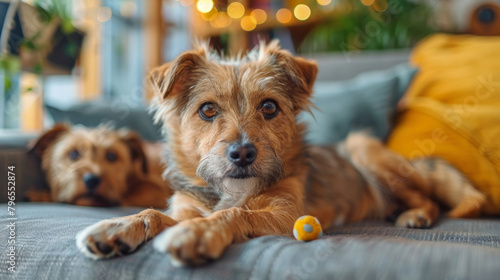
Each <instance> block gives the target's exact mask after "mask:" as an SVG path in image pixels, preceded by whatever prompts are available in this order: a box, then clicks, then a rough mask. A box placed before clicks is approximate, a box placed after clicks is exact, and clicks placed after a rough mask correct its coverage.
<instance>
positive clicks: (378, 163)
mask: <svg viewBox="0 0 500 280" xmlns="http://www.w3.org/2000/svg"><path fill="white" fill-rule="evenodd" d="M346 148H347V151H348V152H349V155H350V157H351V160H352V162H353V164H354V165H355V166H356V167H357V168H358V169H360V170H362V171H363V173H364V174H370V176H374V177H375V178H376V180H377V181H378V182H380V183H381V184H382V185H383V186H384V187H386V188H387V190H388V191H389V192H390V193H391V194H392V196H393V197H394V198H396V199H397V200H399V201H400V202H402V203H403V204H405V205H406V206H407V207H408V208H409V210H407V211H405V212H403V213H402V214H401V215H400V216H399V217H398V219H397V220H396V225H397V226H401V227H411V228H426V227H430V226H431V225H432V224H433V223H434V221H435V220H436V219H437V217H438V215H439V207H438V206H437V204H436V203H434V202H433V201H432V200H431V199H430V198H429V196H430V195H431V188H430V185H429V183H428V182H427V181H426V180H425V179H424V178H423V177H422V176H421V175H420V174H419V173H418V172H417V171H416V170H415V169H414V167H413V166H412V165H411V164H410V163H409V162H408V161H407V160H406V159H405V158H403V157H402V156H400V155H399V154H396V153H395V152H393V151H390V150H389V149H387V148H386V147H384V145H383V144H382V142H380V141H379V140H377V139H375V138H372V137H369V136H367V135H365V134H363V133H353V134H350V135H349V137H348V138H347V140H346Z"/></svg>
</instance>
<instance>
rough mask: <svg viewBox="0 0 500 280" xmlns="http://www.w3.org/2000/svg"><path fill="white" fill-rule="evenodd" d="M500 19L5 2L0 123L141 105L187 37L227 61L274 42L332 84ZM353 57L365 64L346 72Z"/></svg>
mask: <svg viewBox="0 0 500 280" xmlns="http://www.w3.org/2000/svg"><path fill="white" fill-rule="evenodd" d="M499 12H500V1H481V0H443V1H423V0H421V1H419V0H242V1H232V0H229V1H226V0H179V1H177V0H147V1H141V0H71V1H65V0H26V1H7V0H1V1H0V16H2V33H1V48H2V54H1V60H0V65H1V69H0V75H2V76H3V78H1V79H0V81H1V82H2V85H1V86H0V88H2V91H3V93H2V94H1V98H0V112H1V114H0V128H2V129H15V130H23V131H39V130H41V129H43V128H44V127H48V126H50V125H51V124H52V123H53V122H54V120H53V115H54V114H55V113H52V114H50V112H47V110H48V109H47V106H48V107H49V108H52V111H54V112H59V111H58V110H65V109H67V108H70V107H71V106H74V105H75V104H81V103H82V102H88V101H94V102H95V103H96V104H99V103H106V104H109V105H110V106H111V108H112V110H115V111H116V112H117V113H120V112H123V114H126V113H127V112H128V110H129V108H135V107H137V106H145V105H147V103H148V101H149V100H150V98H151V95H152V93H151V89H150V87H149V85H148V83H147V82H146V80H145V79H144V77H145V76H146V74H147V73H148V71H150V69H152V68H153V67H155V66H158V65H160V64H162V63H164V62H168V61H170V60H172V59H173V58H174V57H175V56H177V55H178V54H180V53H181V52H183V51H185V50H187V49H189V48H190V46H191V41H192V39H193V38H198V39H208V40H210V44H211V45H212V46H214V48H216V49H218V50H220V51H221V52H224V53H226V54H227V53H238V52H245V51H247V50H249V49H252V48H253V47H255V46H256V45H257V44H258V42H259V40H270V39H279V40H280V42H281V45H282V47H283V48H286V49H288V50H290V51H291V52H292V53H295V54H298V55H301V56H306V57H312V58H316V59H317V60H318V63H319V64H320V69H321V64H322V63H323V64H325V63H330V64H331V63H338V67H334V68H336V69H338V73H337V74H335V73H325V72H321V71H320V74H319V77H320V79H321V78H322V77H325V75H329V76H330V77H329V78H330V79H339V80H340V79H346V78H352V76H355V75H356V74H357V73H359V72H363V71H367V70H372V68H379V69H383V68H388V67H389V66H392V65H394V64H396V63H398V62H402V61H405V60H407V59H408V55H409V53H410V49H411V48H412V47H413V46H414V45H415V44H416V43H417V42H418V41H419V40H421V39H422V38H424V37H425V36H427V35H429V34H431V33H434V32H447V33H471V34H477V35H498V34H500V18H499V15H500V13H499ZM359 60H361V61H366V60H373V61H372V62H371V63H369V64H370V65H371V66H369V65H368V64H367V63H363V64H362V65H361V66H359V67H358V68H359V69H355V70H349V69H350V68H353V67H354V68H356V66H355V65H356V61H359ZM384 63H385V64H387V65H384ZM348 64H349V65H351V66H350V67H346V68H344V66H343V65H348ZM353 65H354V66H353ZM348 68H349V69H348ZM349 71H352V73H347V72H349Z"/></svg>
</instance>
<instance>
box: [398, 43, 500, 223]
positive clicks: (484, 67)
mask: <svg viewBox="0 0 500 280" xmlns="http://www.w3.org/2000/svg"><path fill="white" fill-rule="evenodd" d="M410 60H411V62H412V64H414V65H415V66H417V67H418V68H419V72H418V73H417V75H416V76H415V78H414V80H413V81H412V84H411V85H410V87H409V89H408V92H407V93H406V95H405V97H404V99H403V100H402V103H401V105H403V108H405V109H404V111H403V112H402V114H401V116H400V117H399V119H398V123H397V125H396V127H395V129H394V130H393V132H392V134H391V136H390V138H389V141H388V146H389V148H391V149H392V150H394V151H396V152H399V153H401V154H402V155H404V156H406V157H407V158H410V159H411V158H418V157H422V156H438V157H442V158H444V159H446V160H448V161H449V162H450V163H452V164H453V165H455V166H456V167H457V168H458V169H460V171H462V172H463V173H464V174H465V175H466V176H467V177H468V178H469V179H470V180H471V181H472V182H473V183H474V184H475V186H476V187H477V188H478V189H480V190H481V191H483V192H484V193H485V194H487V195H488V204H487V206H486V208H485V213H486V214H492V215H493V214H497V215H498V214H500V37H498V36H496V37H479V36H471V35H444V34H437V35H433V36H430V37H428V38H426V39H424V40H423V41H422V42H420V43H419V44H418V45H417V46H416V48H415V49H414V50H413V53H412V57H411V59H410Z"/></svg>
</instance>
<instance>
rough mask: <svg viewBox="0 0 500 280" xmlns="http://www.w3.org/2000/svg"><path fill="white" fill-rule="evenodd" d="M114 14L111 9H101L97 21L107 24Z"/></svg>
mask: <svg viewBox="0 0 500 280" xmlns="http://www.w3.org/2000/svg"><path fill="white" fill-rule="evenodd" d="M112 15H113V13H112V12H111V9H110V8H109V7H100V8H99V9H98V10H97V21H99V22H106V21H108V20H110V19H111V16H112Z"/></svg>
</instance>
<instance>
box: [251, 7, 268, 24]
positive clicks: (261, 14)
mask: <svg viewBox="0 0 500 280" xmlns="http://www.w3.org/2000/svg"><path fill="white" fill-rule="evenodd" d="M250 15H251V16H252V17H254V18H255V20H256V21H257V24H263V23H264V22H266V20H267V13H266V11H264V10H262V9H255V10H253V11H252V12H251V13H250Z"/></svg>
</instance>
